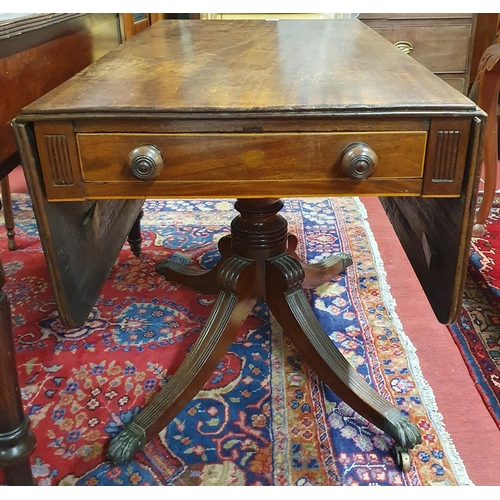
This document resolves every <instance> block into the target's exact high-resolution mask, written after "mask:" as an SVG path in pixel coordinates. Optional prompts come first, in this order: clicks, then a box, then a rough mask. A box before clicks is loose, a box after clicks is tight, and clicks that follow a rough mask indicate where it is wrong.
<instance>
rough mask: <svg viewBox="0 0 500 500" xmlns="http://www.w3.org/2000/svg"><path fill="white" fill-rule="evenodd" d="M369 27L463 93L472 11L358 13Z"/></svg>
mask: <svg viewBox="0 0 500 500" xmlns="http://www.w3.org/2000/svg"><path fill="white" fill-rule="evenodd" d="M359 19H360V20H362V21H363V22H364V23H365V24H366V25H368V26H370V28H372V29H374V30H375V31H377V32H378V33H379V34H380V35H382V36H383V37H384V38H386V39H387V40H389V41H390V42H392V43H393V44H394V45H396V46H397V47H398V48H400V49H401V50H403V51H404V52H406V53H408V54H410V55H411V56H412V57H413V58H415V59H416V60H417V61H418V62H419V63H421V64H422V65H424V66H425V67H426V68H427V69H429V70H431V71H432V72H433V73H435V74H436V75H437V76H439V77H440V78H442V79H443V80H444V81H446V82H447V83H449V84H450V85H451V86H452V87H454V88H456V89H457V90H459V91H460V92H462V93H464V94H466V93H467V90H468V86H469V83H470V70H471V59H472V42H473V39H474V30H475V25H476V15H475V14H360V15H359Z"/></svg>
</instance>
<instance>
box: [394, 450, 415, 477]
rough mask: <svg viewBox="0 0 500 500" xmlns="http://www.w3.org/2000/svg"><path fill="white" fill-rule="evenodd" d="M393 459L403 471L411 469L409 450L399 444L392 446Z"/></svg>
mask: <svg viewBox="0 0 500 500" xmlns="http://www.w3.org/2000/svg"><path fill="white" fill-rule="evenodd" d="M394 459H395V462H396V465H397V466H398V467H399V469H401V470H402V471H403V472H408V471H409V470H410V469H411V455H410V452H409V450H407V449H406V448H401V446H394Z"/></svg>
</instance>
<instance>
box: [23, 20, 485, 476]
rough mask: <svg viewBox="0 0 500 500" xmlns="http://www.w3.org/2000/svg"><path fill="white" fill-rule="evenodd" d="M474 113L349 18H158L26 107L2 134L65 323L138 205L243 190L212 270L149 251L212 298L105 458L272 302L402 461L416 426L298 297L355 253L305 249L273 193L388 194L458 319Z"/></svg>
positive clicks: (140, 433) (430, 291) (94, 290)
mask: <svg viewBox="0 0 500 500" xmlns="http://www.w3.org/2000/svg"><path fill="white" fill-rule="evenodd" d="M167 47H168V50H166V48H167ZM166 75H167V76H166ZM484 119H485V115H484V113H483V112H482V111H481V110H480V109H478V108H477V107H476V105H475V104H474V103H473V102H472V101H470V100H468V99H467V98H466V97H465V96H464V95H462V94H461V93H459V92H457V91H456V90H454V89H453V88H452V87H450V86H449V85H447V84H446V83H444V82H443V81H442V80H441V79H439V78H437V77H436V76H435V75H434V74H432V73H431V72H430V71H428V70H427V69H425V68H424V67H423V66H421V65H420V64H418V63H417V62H416V61H415V60H414V59H412V58H411V57H408V56H407V55H406V54H404V53H402V52H401V51H400V50H398V49H396V48H395V47H394V46H393V45H392V44H391V43H389V42H388V41H386V40H384V39H383V38H382V37H380V36H379V35H377V34H376V33H374V32H373V31H372V30H371V29H370V28H368V27H367V26H365V25H364V24H363V23H362V22H360V21H358V20H338V21H337V20H335V21H333V20H328V21H317V20H316V21H278V22H266V21H217V22H206V21H189V20H183V21H160V22H158V23H156V24H155V25H154V26H152V27H150V28H148V29H147V30H144V31H143V32H142V33H140V34H139V35H137V36H135V37H134V38H132V39H131V40H130V41H128V42H127V43H126V44H124V45H123V46H121V47H120V48H118V49H116V50H114V51H111V52H110V53H108V54H107V55H105V56H103V57H102V58H101V59H100V60H99V61H98V62H97V63H95V64H93V65H92V66H90V67H89V68H87V69H86V70H84V71H83V72H81V73H80V74H79V75H77V76H75V77H74V78H72V79H70V80H69V81H67V82H66V83H64V84H62V85H61V86H60V87H58V88H57V89H55V90H54V91H52V92H50V93H49V94H47V95H46V96H45V97H43V98H41V99H39V100H37V101H36V102H34V103H32V104H31V105H29V106H27V107H25V108H24V109H23V111H22V112H21V114H20V115H19V116H18V118H17V119H16V121H15V124H14V128H15V132H16V137H17V141H18V145H19V148H20V151H21V153H22V157H23V165H24V167H25V174H26V177H27V181H28V183H29V185H30V191H31V193H32V199H33V206H34V210H35V215H36V217H37V222H38V226H39V232H40V237H41V240H42V244H43V247H44V252H45V255H46V259H47V264H48V266H49V269H50V271H51V277H52V285H53V288H54V293H55V296H56V299H57V303H58V308H59V312H60V315H61V319H62V321H64V322H65V323H66V324H67V325H68V326H75V325H77V324H81V323H82V322H84V321H85V319H86V317H87V315H88V313H89V311H90V310H91V308H92V306H93V303H94V300H95V298H96V296H97V294H98V293H99V290H100V288H101V285H102V283H103V282H104V280H105V279H106V276H107V273H108V272H109V269H110V268H111V266H112V265H113V263H114V261H115V258H116V255H117V253H118V251H119V250H120V248H121V244H122V242H123V241H124V239H125V237H126V234H127V232H128V229H129V228H130V226H131V224H132V223H133V221H134V220H135V219H136V217H137V214H138V213H139V211H140V204H141V202H142V199H144V198H146V197H166V198H182V197H214V198H221V197H222V198H226V197H235V198H237V202H236V205H235V207H236V209H237V210H238V211H239V212H240V214H241V215H240V216H239V217H237V218H236V219H235V220H234V221H233V223H232V226H231V236H230V237H228V238H223V239H222V240H221V243H220V251H221V254H222V259H221V261H220V263H219V264H218V266H217V267H216V269H215V270H214V271H211V272H208V273H204V272H202V271H200V270H192V269H184V268H182V267H179V266H178V265H176V264H175V263H170V262H163V263H159V264H158V271H159V272H161V273H162V274H164V275H165V276H166V277H167V279H173V280H176V281H178V282H179V283H181V284H184V285H185V286H188V287H190V288H193V289H195V290H199V291H201V292H217V293H218V299H217V301H216V304H215V306H214V309H213V311H212V313H211V315H210V317H209V318H208V320H207V323H206V326H205V327H204V329H203V331H202V332H201V334H200V335H199V337H198V339H197V340H196V342H195V344H194V345H193V346H192V348H191V350H190V353H189V354H188V356H187V357H186V359H185V360H184V362H183V363H182V365H181V367H180V368H179V369H178V371H177V372H176V373H175V374H174V375H173V377H172V378H171V380H170V381H169V383H168V384H167V386H165V389H164V390H162V391H161V392H160V393H158V394H157V396H156V397H155V398H154V399H153V400H152V401H151V402H150V403H149V404H148V405H147V406H146V408H145V409H144V410H143V411H142V412H141V413H139V414H138V415H137V416H136V418H135V419H134V421H133V422H132V423H130V424H128V425H127V427H126V429H125V430H124V431H123V432H122V433H121V434H120V435H119V436H117V437H116V438H115V439H114V440H113V441H112V443H111V446H110V448H109V450H108V454H109V456H110V457H111V458H112V459H113V460H116V461H120V462H123V461H127V460H130V459H131V457H132V456H133V455H134V453H135V451H136V450H137V449H138V448H140V447H141V446H142V445H143V444H144V443H145V442H146V441H147V440H149V439H151V437H152V436H154V435H155V433H157V432H158V431H159V430H160V429H162V428H164V427H165V426H166V425H167V423H168V422H169V421H170V420H171V419H172V418H174V417H175V415H176V414H177V412H178V411H179V409H180V408H182V407H183V406H184V405H185V404H187V402H188V401H189V400H190V398H192V397H193V395H194V394H196V393H197V391H198V390H199V389H200V388H201V387H202V386H203V384H204V383H205V381H206V379H207V377H208V375H209V374H210V373H211V371H212V370H213V369H214V367H215V366H216V365H217V363H218V361H219V360H220V358H221V356H223V354H224V353H225V352H226V349H227V348H228V346H229V345H230V343H231V341H232V339H233V337H234V335H235V333H236V332H237V330H238V329H239V327H240V325H241V324H242V322H243V321H244V319H245V318H246V316H247V314H248V313H249V311H250V310H251V308H252V306H253V305H254V304H255V302H256V301H258V300H265V301H266V302H267V304H268V305H269V307H270V309H271V311H272V312H273V313H274V315H275V316H276V318H277V319H278V321H279V322H280V323H281V324H282V325H283V326H284V328H285V330H286V332H287V334H288V335H289V336H290V338H291V339H293V341H294V342H295V343H296V344H297V346H298V347H299V349H301V350H302V351H303V353H304V355H305V356H306V359H307V360H308V361H309V363H310V364H311V366H312V367H313V368H314V369H315V370H316V371H317V373H318V375H319V376H320V377H321V378H322V380H324V381H325V382H326V383H327V384H328V385H329V386H330V387H332V389H333V390H335V391H336V392H337V393H338V394H339V395H340V396H341V397H342V398H343V399H344V400H345V401H346V402H347V403H348V404H349V405H350V406H351V407H352V408H354V409H355V410H356V411H358V412H359V413H360V414H361V415H363V416H364V417H366V418H367V419H368V420H369V421H371V422H372V423H374V424H375V425H376V426H378V427H380V428H381V429H383V430H385V431H386V432H387V433H388V434H389V435H390V436H392V438H393V439H394V441H395V443H396V449H397V456H398V457H399V458H398V460H399V463H400V465H402V466H403V468H406V467H408V453H407V452H406V450H407V449H410V448H412V447H413V446H415V445H417V444H418V443H419V441H420V434H419V431H418V428H417V427H416V426H415V425H414V424H413V423H412V422H410V421H409V420H407V419H406V418H404V417H403V416H402V415H401V414H400V412H399V411H398V410H397V409H396V408H395V407H393V406H392V405H390V404H389V403H388V401H386V400H385V399H384V398H382V397H381V396H379V395H378V393H376V392H375V391H374V390H373V389H371V388H370V387H369V386H368V385H367V384H366V383H365V381H364V380H363V379H361V378H360V377H359V376H358V375H357V374H356V372H355V370H354V369H353V368H352V367H351V366H350V365H349V363H348V362H347V361H346V360H345V359H344V358H343V356H342V355H341V354H340V352H339V351H338V350H337V349H336V348H335V347H334V345H333V344H332V342H331V341H330V339H329V337H328V335H327V334H326V333H325V332H324V331H323V329H322V328H321V326H320V325H319V323H318V321H317V320H316V318H315V316H314V314H313V312H312V310H311V308H310V306H309V304H308V302H307V300H306V298H305V295H304V292H303V287H304V286H316V285H317V284H318V283H319V282H321V281H322V280H324V279H329V278H330V277H331V276H332V275H334V274H336V273H338V272H340V271H341V270H342V269H343V268H344V267H345V266H346V265H349V263H350V258H349V256H346V255H337V256H332V257H331V258H330V259H329V260H328V261H327V262H326V263H324V264H323V265H316V266H310V265H307V264H304V263H301V262H300V261H299V260H298V258H297V256H296V254H295V238H294V237H293V236H292V235H288V233H287V224H286V221H285V220H284V219H283V218H282V217H281V216H280V215H279V213H278V212H279V210H280V207H281V202H280V197H293V196H301V197H304V196H306V197H307V196H327V195H343V196H353V195H374V196H380V197H383V203H384V206H385V208H386V211H387V212H388V214H389V217H390V219H391V221H392V222H393V224H394V226H395V228H396V231H397V232H398V235H399V237H400V239H401V241H402V243H403V246H404V248H405V250H406V252H407V254H408V256H409V259H410V261H411V262H412V264H413V266H414V268H415V270H416V272H417V275H418V276H419V278H420V280H421V283H422V286H423V288H424V290H425V292H426V293H427V296H428V297H429V300H430V302H431V304H432V306H433V308H434V311H435V313H436V316H437V317H438V319H439V320H440V321H441V322H450V321H453V320H454V319H455V317H456V315H457V313H458V311H459V310H460V306H461V300H462V293H463V286H464V279H465V270H466V262H467V256H468V250H469V243H470V237H471V229H472V217H473V210H474V206H475V192H476V187H477V181H478V161H479V158H480V154H481V138H482V130H483V122H484ZM70 207H72V208H71V209H70ZM119 231H121V232H119Z"/></svg>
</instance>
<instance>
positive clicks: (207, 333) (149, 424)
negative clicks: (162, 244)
mask: <svg viewBox="0 0 500 500" xmlns="http://www.w3.org/2000/svg"><path fill="white" fill-rule="evenodd" d="M254 268H255V263H254V262H253V261H251V260H249V259H243V258H240V257H238V256H233V257H231V258H229V259H227V260H226V261H225V262H224V264H223V265H222V266H221V269H220V271H219V277H218V279H219V286H220V288H221V291H220V292H219V295H218V297H217V301H216V303H215V305H214V308H213V310H212V312H211V314H210V316H209V317H208V320H207V323H206V324H205V326H204V328H203V330H202V331H201V333H200V335H199V337H198V339H197V340H196V342H195V343H194V345H193V346H192V348H191V350H190V351H189V353H188V354H187V356H186V358H185V359H184V361H183V362H182V364H181V366H180V367H179V368H178V370H177V371H176V372H175V373H174V375H173V376H172V378H171V379H170V380H169V382H168V383H167V384H166V385H165V386H164V387H163V388H162V390H161V391H160V392H159V393H157V394H156V395H155V396H154V397H153V398H152V400H151V401H150V402H149V403H148V404H147V405H146V407H145V408H144V409H142V410H141V411H140V412H139V413H138V414H137V415H136V417H135V418H134V420H133V421H132V422H130V423H128V424H127V425H126V426H125V429H124V430H123V431H122V432H121V433H120V434H118V436H116V437H115V438H113V440H112V441H111V444H110V446H109V448H108V457H109V458H110V459H111V460H112V461H113V462H116V463H127V462H129V461H130V460H132V458H133V456H134V454H135V453H136V452H137V451H138V450H139V449H140V448H141V447H142V446H144V445H145V444H146V443H147V442H148V441H149V440H151V439H152V438H153V437H154V436H155V435H156V434H158V433H159V432H160V431H161V430H162V429H163V428H165V427H166V426H167V425H168V423H169V422H170V421H171V420H172V419H173V418H174V417H175V416H176V415H177V414H178V413H179V412H180V411H181V410H182V409H183V408H184V406H186V404H188V403H189V401H191V399H193V398H194V397H195V396H196V394H197V393H198V392H199V391H200V389H201V388H202V387H203V385H204V384H205V382H206V381H207V380H208V378H209V376H210V375H211V374H212V373H213V371H214V370H215V368H216V367H217V364H218V363H219V362H220V360H221V359H222V358H223V356H224V355H225V354H226V352H227V351H228V349H229V346H230V345H231V343H232V342H233V339H234V337H235V336H236V334H237V333H238V330H239V329H240V327H241V326H242V324H243V322H244V321H245V319H246V318H247V316H248V314H249V313H250V311H251V310H252V307H253V306H254V305H255V291H254V286H253V278H252V274H253V272H254Z"/></svg>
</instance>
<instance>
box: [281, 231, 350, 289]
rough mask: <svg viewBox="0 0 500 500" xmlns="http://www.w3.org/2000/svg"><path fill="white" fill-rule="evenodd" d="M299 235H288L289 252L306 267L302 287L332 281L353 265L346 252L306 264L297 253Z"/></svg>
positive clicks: (311, 286)
mask: <svg viewBox="0 0 500 500" xmlns="http://www.w3.org/2000/svg"><path fill="white" fill-rule="evenodd" d="M296 249H297V237H296V236H295V235H293V234H289V235H288V247H287V250H286V251H287V253H289V254H290V255H291V256H292V257H295V258H296V259H297V260H298V261H300V263H301V264H302V268H303V269H304V281H303V282H302V288H316V287H318V286H321V285H324V284H325V283H328V282H329V281H331V280H332V279H333V278H335V276H338V275H339V274H340V273H342V272H343V271H345V269H346V268H347V267H349V266H350V265H352V258H351V256H350V255H349V254H347V253H344V252H339V253H336V254H335V255H331V256H330V257H328V258H326V259H324V260H322V261H321V262H318V263H316V264H306V263H305V262H303V261H301V260H300V258H299V256H298V255H297V253H296Z"/></svg>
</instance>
